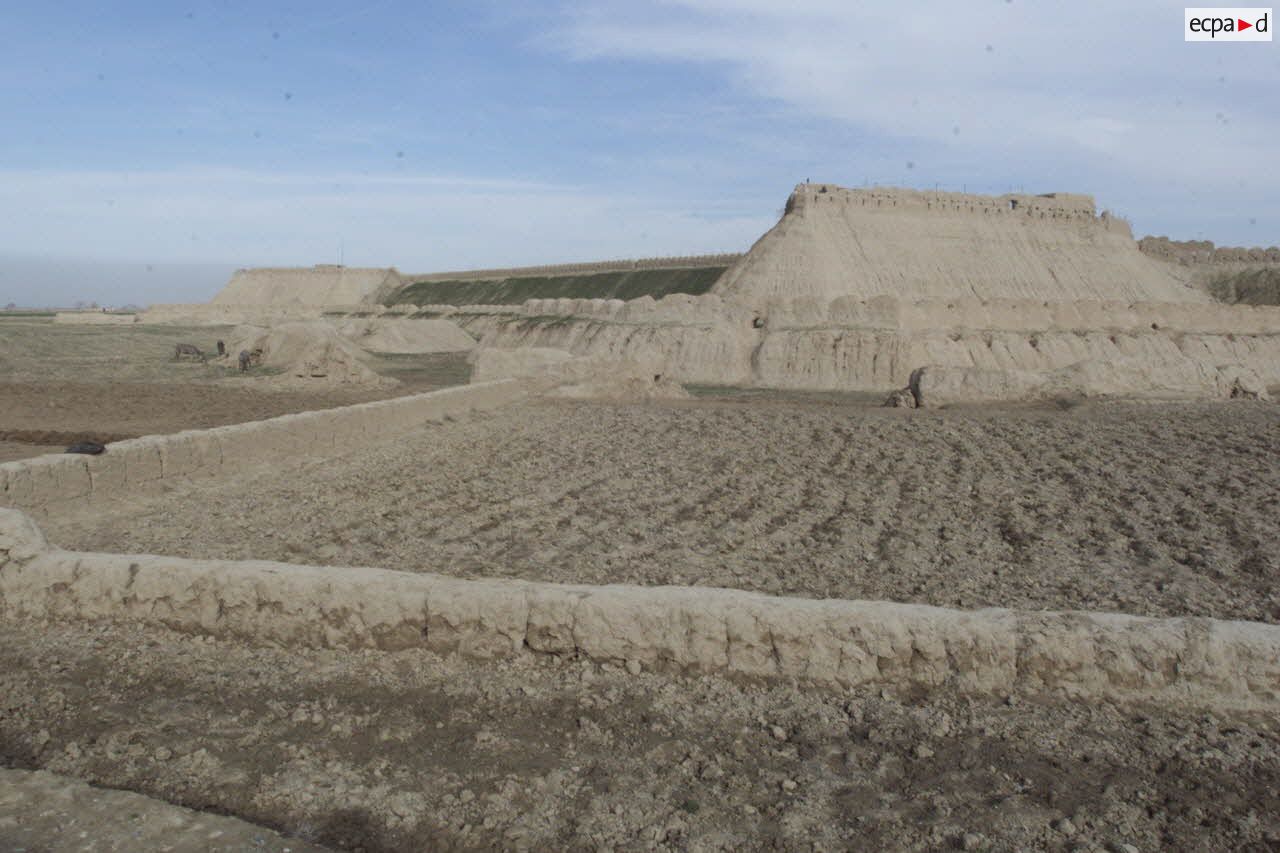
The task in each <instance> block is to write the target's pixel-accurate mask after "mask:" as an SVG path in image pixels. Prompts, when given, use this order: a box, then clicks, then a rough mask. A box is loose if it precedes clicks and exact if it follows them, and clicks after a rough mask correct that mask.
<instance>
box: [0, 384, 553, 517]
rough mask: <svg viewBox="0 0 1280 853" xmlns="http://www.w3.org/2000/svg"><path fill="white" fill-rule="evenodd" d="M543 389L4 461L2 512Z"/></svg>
mask: <svg viewBox="0 0 1280 853" xmlns="http://www.w3.org/2000/svg"><path fill="white" fill-rule="evenodd" d="M538 387H539V386H537V385H536V384H534V383H530V382H527V381H523V380H517V379H504V380H499V381H494V382H479V383H475V384H472V385H462V386H458V387H456V388H445V389H443V390H440V391H431V392H428V393H425V394H413V395H410V396H406V397H396V398H393V399H390V400H377V401H374V402H371V403H359V404H357V405H354V406H342V407H340V408H335V409H323V410H320V411H315V412H302V413H300V414H294V415H282V416H280V417H277V418H270V419H268V420H263V421H250V422H248V423H242V424H234V425H231V426H222V427H215V428H213V429H203V430H187V431H185V432H179V433H174V434H171V435H153V436H144V437H142V438H134V439H129V440H127V441H116V442H112V443H111V444H108V445H107V450H106V452H105V453H102V454H100V455H98V456H86V455H83V454H75V453H53V454H48V455H46V456H39V457H36V458H34V459H24V460H19V461H16V462H6V463H5V464H3V465H0V506H7V507H16V508H20V509H43V508H48V507H55V506H59V505H62V506H65V505H69V504H75V503H78V502H84V501H109V500H113V499H116V498H119V497H122V496H125V495H128V494H139V493H147V492H149V491H155V490H158V489H159V488H160V486H161V484H162V483H164V481H166V480H169V481H172V480H174V479H175V478H190V477H207V476H220V475H227V474H235V473H239V472H242V471H249V470H256V469H259V468H261V467H262V466H263V465H266V464H286V465H287V464H290V463H291V462H293V463H295V464H298V463H301V462H303V461H307V460H314V459H321V458H326V457H332V456H336V455H340V454H342V453H345V452H347V451H348V450H350V449H354V448H357V447H360V446H362V445H364V444H366V443H369V442H375V441H381V440H385V439H388V438H393V437H395V436H397V435H402V434H404V433H407V432H410V431H412V430H414V429H417V428H419V427H421V426H423V425H424V424H426V423H428V422H430V421H433V420H439V419H440V418H444V417H448V416H455V415H461V414H464V413H466V412H469V411H472V410H476V409H493V408H497V407H498V406H502V405H505V404H507V403H511V402H514V401H516V400H519V399H521V398H523V397H526V396H528V395H529V394H531V393H533V392H534V391H535V390H537V389H538Z"/></svg>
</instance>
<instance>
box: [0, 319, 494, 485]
mask: <svg viewBox="0 0 1280 853" xmlns="http://www.w3.org/2000/svg"><path fill="white" fill-rule="evenodd" d="M230 331H231V330H230V328H228V327H199V328H186V327H181V326H136V327H135V326H115V327H112V326H102V327H95V326H67V325H54V324H53V323H51V322H49V321H46V320H30V319H24V320H0V462H7V461H9V460H11V459H21V458H25V457H28V456H38V455H40V454H41V453H53V452H58V451H61V450H63V449H65V448H66V447H67V446H68V445H69V444H72V443H74V442H76V441H82V440H93V441H99V442H103V443H105V442H107V441H115V440H119V439H123V438H133V437H135V436H139V435H152V434H156V433H167V432H177V431H179V430H183V429H199V428H204V427H213V426H222V425H224V424H233V423H241V422H244V421H251V420H260V419H262V418H269V417H275V416H276V415H284V414H289V413H292V412H301V411H308V410H311V409H325V408H331V407H334V406H345V405H350V404H352V403H359V402H364V401H366V400H376V399H382V398H385V397H392V396H398V395H401V394H412V393H418V392H421V391H429V390H432V389H434V388H440V387H444V386H446V385H456V384H458V383H460V382H466V381H467V378H468V376H469V368H468V366H467V365H466V363H465V357H464V356H462V355H453V354H450V355H413V356H403V355H386V356H377V357H373V358H372V359H371V364H372V365H373V366H374V367H375V368H376V369H377V370H378V372H379V373H381V374H383V375H386V376H392V377H395V378H397V379H400V380H401V384H400V385H398V386H396V387H393V388H384V389H360V388H344V387H332V386H325V385H318V386H317V387H316V388H314V389H301V390H294V389H291V390H278V389H275V390H273V389H272V388H270V387H267V383H263V382H260V381H258V380H259V379H260V378H261V377H260V376H258V375H247V376H244V375H240V374H239V373H238V371H237V370H236V368H235V363H234V362H231V361H229V360H228V361H218V360H216V359H213V360H211V361H210V362H209V363H208V364H200V363H199V362H194V361H182V362H174V361H173V360H172V356H173V347H174V344H175V343H178V342H193V343H196V345H197V346H200V347H201V348H202V349H205V350H208V351H212V350H213V344H214V342H215V341H216V340H217V339H218V338H220V337H221V338H229V337H230Z"/></svg>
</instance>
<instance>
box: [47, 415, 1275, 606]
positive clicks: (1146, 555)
mask: <svg viewBox="0 0 1280 853" xmlns="http://www.w3.org/2000/svg"><path fill="white" fill-rule="evenodd" d="M709 436H714V437H715V442H714V444H708V437H709ZM1277 495H1280V408H1277V407H1276V406H1274V405H1271V404H1262V403H1246V402H1237V403H1232V404H1196V405H1192V404H1180V405H1174V404H1111V405H1086V406H1080V407H1077V408H1074V409H1070V410H1059V409H1043V408H1006V409H1003V410H977V409H957V410H945V411H940V412H938V411H920V410H914V411H910V410H885V409H879V408H869V407H862V406H839V405H826V406H824V405H818V404H802V403H785V402H784V403H777V404H771V405H764V404H761V403H760V402H759V401H758V400H753V402H751V403H750V404H732V403H711V404H708V403H701V402H688V403H666V404H662V405H648V406H644V405H622V406H615V405H599V404H594V405H589V404H571V403H566V402H563V401H556V402H546V403H541V404H534V405H528V406H522V407H519V408H514V409H505V410H500V411H498V412H495V413H492V414H489V415H486V416H483V417H474V418H468V419H464V420H461V421H458V422H454V423H449V424H444V425H439V426H433V427H430V428H428V429H426V430H424V431H422V432H421V433H419V434H417V435H415V436H410V437H407V438H406V439H404V440H401V441H399V442H397V443H396V444H395V445H391V446H384V447H380V448H370V449H367V450H364V451H361V452H355V453H352V454H350V455H348V456H346V457H344V458H342V459H339V460H332V461H329V462H325V463H324V464H322V465H319V464H318V465H314V466H311V467H308V468H305V469H304V470H302V471H300V472H298V473H295V474H291V475H290V476H289V477H287V478H280V477H279V476H277V475H274V474H271V473H269V472H267V473H264V475H263V477H262V479H260V480H258V481H256V482H252V483H246V482H242V481H237V482H235V483H224V484H218V483H213V482H209V483H203V484H198V485H196V486H191V487H186V488H183V489H180V490H179V491H178V492H176V493H174V494H172V495H170V496H168V497H166V498H165V499H164V500H163V501H152V502H143V503H139V504H136V505H132V506H130V505H125V504H122V505H120V506H119V507H117V508H115V510H114V511H113V512H111V513H110V514H108V515H91V516H85V515H77V516H75V517H50V518H41V519H40V523H41V525H42V526H43V528H44V529H45V532H46V533H47V534H48V536H49V538H50V540H51V541H52V542H54V543H56V544H58V545H61V546H63V547H68V548H72V549H75V550H87V551H109V552H116V553H161V554H174V555H180V556H189V557H221V558H232V559H249V558H267V559H278V560H284V561H287V562H295V563H308V564H318V565H333V566H360V565H365V566H381V567H386V568H394V569H402V570H405V571H430V572H440V573H446V574H455V575H462V576H469V577H481V576H505V577H520V578H526V579H530V580H551V581H561V582H570V583H593V584H606V583H636V584H692V585H702V586H721V587H731V588H741V589H749V590H756V591H761V592H768V593H774V594H786V595H800V596H805V597H812V598H851V599H883V600H890V601H900V602H918V603H926V604H935V605H940V606H946V607H961V608H975V607H986V606H1000V607H1014V608H1024V609H1040V608H1049V609H1062V610H1070V609H1089V610H1104V611H1121V612H1128V613H1134V614H1140V615H1150V616H1185V615H1205V616H1215V617H1219V618H1239V619H1251V620H1256V621H1264V622H1273V623H1274V622H1277V621H1280V591H1278V587H1277V584H1276V578H1277V576H1278V575H1280V550H1278V549H1277V545H1276V543H1277V542H1280V504H1277V500H1278V498H1277Z"/></svg>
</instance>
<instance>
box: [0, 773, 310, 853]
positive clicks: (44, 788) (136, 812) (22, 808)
mask: <svg viewBox="0 0 1280 853" xmlns="http://www.w3.org/2000/svg"><path fill="white" fill-rule="evenodd" d="M0 849H3V850H5V851H7V853H53V851H77V853H107V852H108V851H119V853H138V851H143V850H164V851H172V853H242V851H245V850H262V851H268V852H269V853H323V851H324V848H322V847H317V846H314V845H311V844H307V843H305V842H299V841H297V840H296V839H290V838H285V837H282V836H281V835H279V834H278V833H276V832H272V831H271V830H268V829H263V828H262V827H259V826H253V825H252V824H248V823H245V822H244V821H241V820H237V819H235V818H230V817H223V816H221V815H210V814H201V813H199V812H193V811H190V810H188V809H184V808H182V807H180V806H174V805H170V804H169V803H166V802H165V801H163V800H157V799H155V798H153V797H146V796H143V795H141V794H135V793H132V792H130V791H117V790H112V789H110V788H96V787H93V786H91V785H87V784H85V783H84V782H81V781H79V780H77V779H72V778H70V777H67V776H59V775H58V774H56V773H49V772H47V771H44V770H38V771H26V770H5V769H0Z"/></svg>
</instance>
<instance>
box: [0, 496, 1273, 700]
mask: <svg viewBox="0 0 1280 853" xmlns="http://www.w3.org/2000/svg"><path fill="white" fill-rule="evenodd" d="M5 614H10V615H21V616H26V617H35V618H44V619H86V620H108V621H123V622H137V623H143V624H151V625H160V626H165V627H168V628H171V629H175V630H179V631H185V632H192V633H199V634H207V635H213V636H220V637H227V638H236V639H242V640H247V641H249V642H255V643H277V644H281V645H284V646H303V647H341V648H374V649H384V650H399V649H406V648H426V649H429V650H432V651H435V652H440V653H449V652H458V653H461V654H464V655H469V656H475V657H481V658H486V657H503V656H511V655H517V654H526V653H541V654H554V655H562V656H580V657H585V658H590V659H593V660H597V661H608V662H615V663H622V662H626V663H628V664H630V665H632V666H633V667H634V665H635V664H639V665H641V666H648V667H657V668H661V669H676V670H680V671H686V672H703V673H720V674H729V675H739V676H747V677H756V678H764V679H794V680H799V681H804V682H811V683H817V684H825V685H831V686H852V685H863V684H883V685H886V686H895V687H915V688H919V687H924V688H932V687H940V686H951V687H955V688H958V689H960V690H962V691H967V692H979V693H997V694H999V693H1001V692H1009V691H1015V690H1016V691H1022V692H1032V693H1035V692H1055V693H1063V692H1065V693H1067V694H1068V695H1072V696H1076V697H1082V698H1090V697H1098V698H1109V699H1117V700H1129V699H1135V700H1156V701H1162V702H1179V703H1186V704H1191V705H1196V706H1209V707H1232V708H1243V709H1262V710H1268V711H1275V710H1277V709H1280V627H1277V626H1273V625H1265V624H1261V623H1253V622H1231V621H1221V620H1214V619H1203V618H1192V619H1153V618H1143V617H1135V616H1125V615H1120V614H1102V613H1084V612H1056V613H1055V612H1039V611H1015V610H1003V609H988V610H977V611H958V610H947V609H943V608H938V607H928V606H924V605H912V604H892V603H886V602H867V601H841V600H825V601H814V600H806V599H799V598H780V597H771V596H767V595H762V594H758V593H749V592H741V591H736V590H727V589H712V588H688V587H633V586H602V587H593V586H580V585H564V584H549V583H532V582H525V581H510V580H462V579H458V578H450V577H442V576H438V575H430V574H413V573H407V572H397V571H390V570H385V569H372V568H317V567H310V566H296V565H289V564H284V563H273V562H265V561H249V562H232V561H214V560H189V559H182V558H177V557H161V556H127V555H112V554H88V553H75V552H68V551H60V550H56V549H52V548H50V547H49V546H48V545H47V544H46V542H45V539H44V537H43V535H42V534H41V533H40V531H39V529H38V528H37V527H36V525H35V523H34V522H33V521H32V520H31V519H30V518H29V517H28V516H26V515H25V514H23V513H21V512H18V511H15V510H0V616H3V615H5Z"/></svg>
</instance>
